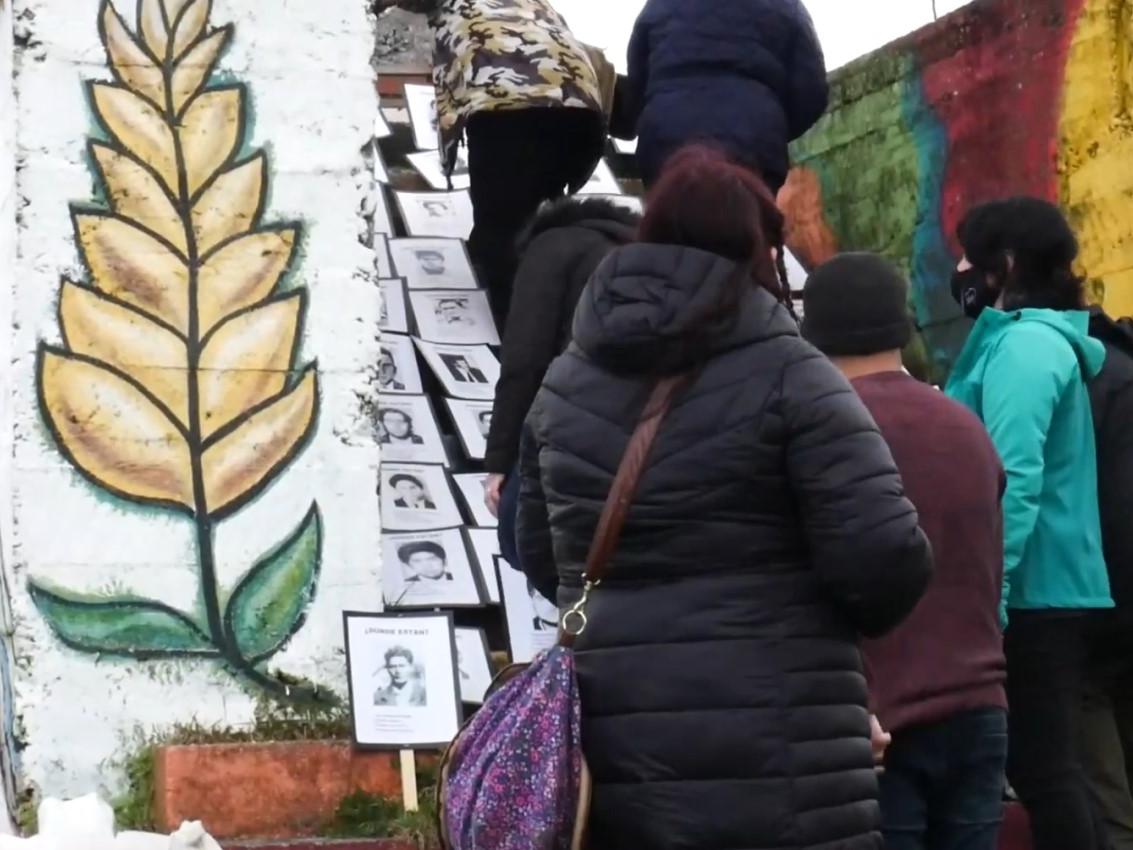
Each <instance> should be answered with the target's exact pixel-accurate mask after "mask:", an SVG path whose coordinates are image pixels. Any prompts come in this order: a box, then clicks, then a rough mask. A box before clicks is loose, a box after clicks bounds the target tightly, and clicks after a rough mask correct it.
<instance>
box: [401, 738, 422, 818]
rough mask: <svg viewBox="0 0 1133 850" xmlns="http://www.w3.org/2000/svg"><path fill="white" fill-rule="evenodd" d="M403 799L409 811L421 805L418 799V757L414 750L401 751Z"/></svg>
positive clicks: (406, 809)
mask: <svg viewBox="0 0 1133 850" xmlns="http://www.w3.org/2000/svg"><path fill="white" fill-rule="evenodd" d="M401 799H402V803H403V804H404V806H405V811H407V812H415V811H417V810H418V809H419V808H420V807H421V806H420V802H419V801H418V799H417V758H416V755H415V754H414V752H413V750H402V751H401Z"/></svg>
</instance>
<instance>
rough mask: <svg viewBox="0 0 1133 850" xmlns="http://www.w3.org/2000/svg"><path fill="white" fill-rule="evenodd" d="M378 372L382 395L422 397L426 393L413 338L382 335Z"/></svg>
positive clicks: (379, 388)
mask: <svg viewBox="0 0 1133 850" xmlns="http://www.w3.org/2000/svg"><path fill="white" fill-rule="evenodd" d="M377 371H378V393H379V394H380V395H392V394H406V395H421V393H422V392H424V390H423V389H422V386H421V370H420V369H418V368H417V355H416V354H415V353H414V349H413V339H412V338H411V337H407V336H401V335H400V334H391V333H385V334H382V337H381V342H380V343H379V352H378V364H377Z"/></svg>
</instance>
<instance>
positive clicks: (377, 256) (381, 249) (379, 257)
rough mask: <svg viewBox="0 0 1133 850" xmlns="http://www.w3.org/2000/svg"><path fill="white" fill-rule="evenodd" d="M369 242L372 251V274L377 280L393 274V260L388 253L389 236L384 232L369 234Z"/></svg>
mask: <svg viewBox="0 0 1133 850" xmlns="http://www.w3.org/2000/svg"><path fill="white" fill-rule="evenodd" d="M371 235H372V237H373V238H372V239H371V240H370V244H371V245H373V251H374V275H375V276H376V277H377V278H378V280H384V279H386V278H391V277H393V276H394V274H393V261H392V260H391V259H390V253H389V236H387V235H386V234H384V233H374V234H371Z"/></svg>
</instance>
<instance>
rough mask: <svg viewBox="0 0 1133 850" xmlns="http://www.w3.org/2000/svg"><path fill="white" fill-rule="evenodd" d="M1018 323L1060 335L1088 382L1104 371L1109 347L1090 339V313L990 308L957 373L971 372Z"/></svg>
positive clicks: (966, 348) (965, 349)
mask: <svg viewBox="0 0 1133 850" xmlns="http://www.w3.org/2000/svg"><path fill="white" fill-rule="evenodd" d="M1015 322H1040V323H1042V324H1044V325H1046V326H1047V327H1049V328H1052V329H1053V330H1056V331H1058V333H1059V334H1061V335H1062V337H1063V338H1064V339H1065V340H1066V341H1067V342H1068V343H1070V347H1071V348H1072V349H1074V353H1075V355H1077V357H1078V364H1079V365H1080V366H1081V367H1082V375H1083V376H1084V377H1085V379H1086V380H1090V379H1091V378H1093V377H1094V376H1096V375H1097V374H1098V372H1100V371H1101V369H1102V365H1103V364H1104V363H1105V346H1104V345H1102V343H1100V342H1099V341H1098V340H1096V339H1092V338H1091V337H1090V335H1089V329H1090V314H1089V313H1088V312H1087V311H1085V310H1048V309H1036V308H1026V309H1023V310H1011V311H1010V312H1004V311H1002V310H996V309H994V308H990V307H989V308H988V309H986V310H984V311H983V312H982V313H981V314H980V317H979V319H978V320H977V321H976V324H975V325H974V326H973V327H972V333H971V336H970V337H969V342H968V344H967V345H965V347H964V351H963V352H962V353H961V355H960V359H959V360H957V361H956V372H958V373H960V374H963V373H965V372H967V371H969V370H970V369H971V367H972V366H973V365H974V364H975V363H976V362H977V361H978V359H979V358H980V357H981V356H982V355H983V353H984V352H985V351H987V349H988V348H990V347H991V346H993V345H995V343H996V342H997V341H998V340H999V339H1000V337H1002V336H1003V334H1004V333H1006V332H1007V330H1008V329H1009V328H1010V327H1011V325H1012V324H1014V323H1015Z"/></svg>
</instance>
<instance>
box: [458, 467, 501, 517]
mask: <svg viewBox="0 0 1133 850" xmlns="http://www.w3.org/2000/svg"><path fill="white" fill-rule="evenodd" d="M488 475H489V473H487V472H462V473H460V474H459V475H453V476H452V480H453V483H454V484H456V489H457V492H459V493H460V500H461V501H462V502H463V503H464V506H465V508H467V509H468V514H469V516H471V517H472V524H473V525H474V526H475V527H476V528H498V527H499V525H500V521H499V520H498V519H496V518H495V517H494V516H492V512H491V511H489V510H488V506H487V505H486V504H485V503H484V481H485V480H487V478H488Z"/></svg>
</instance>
